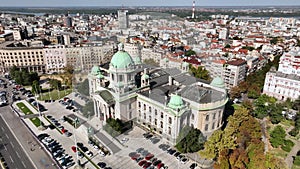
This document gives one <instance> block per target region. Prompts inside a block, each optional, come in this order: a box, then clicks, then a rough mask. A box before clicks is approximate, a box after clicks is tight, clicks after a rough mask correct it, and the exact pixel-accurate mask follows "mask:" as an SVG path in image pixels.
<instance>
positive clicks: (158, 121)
mask: <svg viewBox="0 0 300 169" xmlns="http://www.w3.org/2000/svg"><path fill="white" fill-rule="evenodd" d="M88 78H89V86H90V95H91V97H92V99H93V100H94V105H95V107H94V108H95V112H96V116H97V117H98V118H100V119H101V120H104V121H106V120H107V119H108V118H115V119H117V118H118V119H122V120H125V121H134V122H136V123H137V124H139V125H142V126H144V127H146V128H148V129H149V130H151V131H153V132H156V133H157V134H159V135H161V136H162V137H163V138H164V139H166V140H168V141H170V142H171V143H175V142H176V138H177V137H178V134H179V132H180V130H181V129H182V128H183V127H184V126H185V125H187V126H193V127H194V128H198V129H200V130H201V131H202V132H203V134H204V135H205V136H207V137H209V136H210V135H211V134H212V133H213V132H214V131H215V130H218V129H219V128H220V127H221V126H222V124H223V121H222V118H223V111H224V106H225V104H226V102H227V100H228V98H227V93H226V90H225V84H224V82H223V81H222V79H221V78H215V79H214V80H213V81H212V82H211V83H210V84H206V83H204V82H202V81H200V80H199V79H196V78H194V77H192V76H190V75H189V74H188V73H182V72H181V71H180V70H178V69H175V68H172V69H170V68H169V69H163V68H158V67H151V66H148V65H144V64H138V65H136V64H135V63H134V61H133V59H132V57H131V56H130V55H129V54H128V53H127V52H126V51H125V50H124V47H123V46H122V45H119V51H118V52H117V53H115V54H114V56H113V57H112V59H111V62H110V65H109V68H108V69H107V68H104V67H99V66H94V67H93V68H92V70H91V73H90V74H89V76H88Z"/></svg>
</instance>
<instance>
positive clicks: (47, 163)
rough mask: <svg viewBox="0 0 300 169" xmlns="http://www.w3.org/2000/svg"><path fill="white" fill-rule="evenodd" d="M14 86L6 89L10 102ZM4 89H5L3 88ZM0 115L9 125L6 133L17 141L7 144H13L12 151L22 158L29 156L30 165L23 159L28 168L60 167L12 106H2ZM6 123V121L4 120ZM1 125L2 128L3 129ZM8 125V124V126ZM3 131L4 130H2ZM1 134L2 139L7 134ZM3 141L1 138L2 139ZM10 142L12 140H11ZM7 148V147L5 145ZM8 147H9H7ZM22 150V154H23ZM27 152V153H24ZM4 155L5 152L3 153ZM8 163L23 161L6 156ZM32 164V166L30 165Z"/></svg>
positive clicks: (16, 163) (1, 122)
mask: <svg viewBox="0 0 300 169" xmlns="http://www.w3.org/2000/svg"><path fill="white" fill-rule="evenodd" d="M12 87H13V86H11V85H8V88H6V89H4V90H6V91H7V93H8V97H7V98H8V100H9V103H11V97H10V96H11V95H12V93H11V92H12ZM2 90H3V89H2ZM0 116H1V120H2V121H0V124H1V126H2V125H6V124H7V125H9V128H10V129H11V130H9V128H6V129H5V131H4V133H6V134H7V135H8V137H9V140H11V139H14V141H17V142H16V143H13V145H11V144H6V145H7V146H11V147H10V150H11V151H12V152H18V154H19V156H22V159H23V158H24V159H25V158H27V160H30V159H31V160H30V161H29V163H30V164H31V165H30V164H28V166H27V165H26V163H25V161H24V160H23V162H24V164H25V165H26V167H27V168H29V169H34V168H37V169H57V168H58V167H57V166H55V165H53V164H54V161H53V159H52V157H50V156H49V154H48V153H47V152H46V151H45V150H44V149H43V148H42V147H41V145H40V143H39V142H38V141H37V140H36V139H35V137H34V136H33V135H32V133H31V132H30V131H29V129H28V128H27V127H26V126H25V125H24V123H23V122H22V121H21V119H20V117H18V116H17V115H16V113H14V112H13V111H12V110H11V108H10V106H4V107H0ZM3 120H5V122H6V124H5V123H4V121H3ZM1 126H0V130H1ZM6 127H7V126H6ZM11 131H13V132H14V134H13V135H12V136H10V135H9V134H12V133H11ZM1 132H3V130H1ZM0 136H2V140H3V141H4V139H5V137H6V135H5V134H3V133H1V134H0ZM0 141H1V140H0ZM9 142H10V141H9ZM3 148H4V149H5V147H3ZM6 148H7V149H8V147H6ZM21 152H23V153H22V155H21ZM24 152H25V153H24ZM18 154H17V153H15V154H11V156H16V157H18ZM3 155H4V153H3ZM5 159H6V161H8V162H7V163H8V164H9V162H12V161H14V163H15V165H20V164H19V163H22V161H20V160H17V159H14V158H13V157H12V159H10V157H8V159H7V158H5ZM29 165H30V166H29ZM9 168H13V169H16V168H18V169H26V168H24V166H23V167H19V166H16V167H10V165H9Z"/></svg>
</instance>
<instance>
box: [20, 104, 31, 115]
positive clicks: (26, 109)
mask: <svg viewBox="0 0 300 169" xmlns="http://www.w3.org/2000/svg"><path fill="white" fill-rule="evenodd" d="M17 106H18V107H19V109H20V110H22V112H23V113H24V114H26V115H28V114H33V113H32V111H31V110H29V109H28V107H27V106H25V104H24V103H17Z"/></svg>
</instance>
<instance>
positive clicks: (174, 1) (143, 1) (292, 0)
mask: <svg viewBox="0 0 300 169" xmlns="http://www.w3.org/2000/svg"><path fill="white" fill-rule="evenodd" d="M192 3H193V0H151V1H149V0H130V1H125V0H113V1H107V0H47V1H40V0H22V1H20V0H9V1H6V2H4V3H2V4H1V6H2V7H62V6H63V7H81V6H85V7H121V6H126V7H174V6H175V7H176V6H177V7H192ZM195 4H196V6H197V7H227V6H229V7H235V6H237V7H239V6H240V7H244V6H253V7H259V6H264V7H278V6H300V0H264V1H261V0H252V1H249V0H238V1H237V0H226V1H224V0H201V1H200V0H195Z"/></svg>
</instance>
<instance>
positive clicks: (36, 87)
mask: <svg viewBox="0 0 300 169" xmlns="http://www.w3.org/2000/svg"><path fill="white" fill-rule="evenodd" d="M31 88H32V89H31V91H32V93H34V94H39V93H41V91H42V88H41V86H40V83H39V82H38V81H37V80H35V81H33V83H32V86H31Z"/></svg>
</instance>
